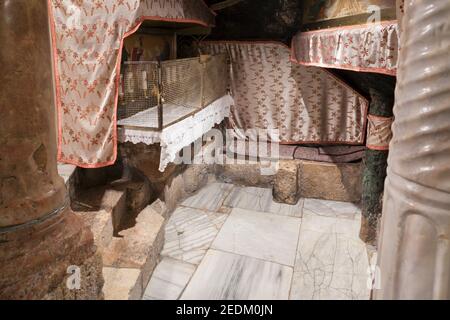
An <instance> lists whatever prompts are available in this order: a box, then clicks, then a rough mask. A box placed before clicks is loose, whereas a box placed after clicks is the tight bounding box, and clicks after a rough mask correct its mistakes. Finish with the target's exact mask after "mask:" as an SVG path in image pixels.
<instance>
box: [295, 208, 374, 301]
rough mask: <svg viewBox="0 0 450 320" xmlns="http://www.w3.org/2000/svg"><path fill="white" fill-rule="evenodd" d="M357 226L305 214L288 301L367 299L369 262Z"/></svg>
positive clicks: (354, 221) (336, 219)
mask: <svg viewBox="0 0 450 320" xmlns="http://www.w3.org/2000/svg"><path fill="white" fill-rule="evenodd" d="M358 232H359V222H358V221H357V220H350V219H347V218H332V217H323V216H319V215H316V214H313V213H308V212H305V214H304V216H303V221H302V225H301V228H300V237H299V243H298V249H297V257H296V262H295V267H294V276H293V282H292V288H291V298H292V299H368V297H369V293H370V290H369V289H368V287H367V280H368V278H369V273H368V269H369V258H368V255H367V249H366V246H365V244H364V243H363V242H362V241H361V240H360V239H359V236H358Z"/></svg>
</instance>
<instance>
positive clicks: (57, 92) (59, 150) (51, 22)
mask: <svg viewBox="0 0 450 320" xmlns="http://www.w3.org/2000/svg"><path fill="white" fill-rule="evenodd" d="M51 1H52V0H47V6H48V16H49V25H50V33H51V40H52V41H51V46H52V51H53V52H52V56H53V59H52V64H53V76H54V82H55V95H56V97H55V99H56V101H55V102H56V110H57V131H58V148H57V160H58V161H60V162H63V163H68V164H72V165H75V166H77V167H80V168H85V169H96V168H103V167H107V166H111V165H113V164H114V163H115V162H116V161H117V148H118V138H117V106H118V100H119V84H120V61H121V59H122V49H123V43H124V40H125V38H127V37H129V36H130V35H132V34H133V33H135V32H136V31H137V30H138V29H139V27H140V26H141V25H142V23H143V22H144V21H147V20H149V21H165V22H179V23H193V24H197V25H200V26H203V27H214V26H215V25H214V24H208V23H207V22H205V21H201V20H196V19H181V18H165V17H160V16H142V17H141V18H140V19H139V20H138V22H137V23H136V24H135V25H134V26H133V27H132V28H131V29H130V30H129V31H127V32H126V33H124V35H123V36H122V39H121V40H120V46H119V54H118V57H117V62H116V70H117V75H116V79H115V89H114V121H113V127H114V130H113V142H114V149H113V158H112V160H111V161H107V162H99V163H96V164H91V165H89V164H84V163H78V162H77V161H72V160H69V159H64V158H63V157H62V107H61V92H60V88H61V87H60V81H59V69H58V58H57V57H58V54H57V48H56V41H57V37H56V26H55V19H54V15H53V7H52V3H51ZM202 3H203V4H204V5H205V6H206V7H207V8H208V10H209V11H210V12H211V14H212V15H213V16H216V15H217V14H216V13H215V12H214V11H213V10H211V8H210V7H209V6H208V5H206V3H205V2H204V0H202Z"/></svg>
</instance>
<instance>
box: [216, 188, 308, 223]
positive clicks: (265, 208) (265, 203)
mask: <svg viewBox="0 0 450 320" xmlns="http://www.w3.org/2000/svg"><path fill="white" fill-rule="evenodd" d="M224 206H226V207H231V208H241V209H247V210H253V211H261V212H270V213H274V214H279V215H284V216H292V217H301V216H302V208H303V199H300V200H299V201H298V203H297V204H296V205H289V204H282V203H277V202H275V201H273V196H272V189H266V188H255V187H235V188H234V189H233V191H232V192H231V193H230V195H229V196H228V197H227V198H226V199H225V202H224Z"/></svg>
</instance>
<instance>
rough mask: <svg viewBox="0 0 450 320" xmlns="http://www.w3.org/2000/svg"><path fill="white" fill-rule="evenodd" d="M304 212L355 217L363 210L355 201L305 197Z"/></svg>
mask: <svg viewBox="0 0 450 320" xmlns="http://www.w3.org/2000/svg"><path fill="white" fill-rule="evenodd" d="M303 212H304V213H308V214H315V215H318V216H325V217H333V218H347V219H354V218H355V217H356V216H357V215H358V214H360V213H361V210H360V209H359V207H358V206H357V205H355V204H354V203H349V202H339V201H328V200H318V199H305V202H304V206H303Z"/></svg>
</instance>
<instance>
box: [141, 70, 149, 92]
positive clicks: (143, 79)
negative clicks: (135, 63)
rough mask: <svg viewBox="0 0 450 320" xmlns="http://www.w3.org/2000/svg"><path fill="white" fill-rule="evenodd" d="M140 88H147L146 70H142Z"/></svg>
mask: <svg viewBox="0 0 450 320" xmlns="http://www.w3.org/2000/svg"><path fill="white" fill-rule="evenodd" d="M142 89H143V90H147V89H148V84H147V71H142Z"/></svg>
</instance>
